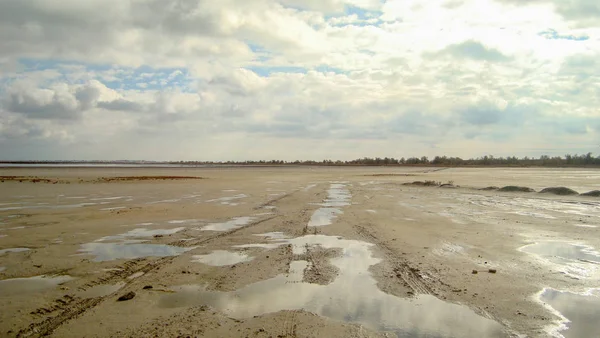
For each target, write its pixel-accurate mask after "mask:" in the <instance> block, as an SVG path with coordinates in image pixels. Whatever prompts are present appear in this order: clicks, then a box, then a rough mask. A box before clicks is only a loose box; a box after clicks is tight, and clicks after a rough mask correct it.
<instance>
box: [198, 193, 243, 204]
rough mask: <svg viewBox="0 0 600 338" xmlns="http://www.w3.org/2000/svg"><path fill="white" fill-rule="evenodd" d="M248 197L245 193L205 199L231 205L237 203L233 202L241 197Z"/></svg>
mask: <svg viewBox="0 0 600 338" xmlns="http://www.w3.org/2000/svg"><path fill="white" fill-rule="evenodd" d="M246 197H248V195H246V194H238V195H235V196H226V197H221V198H215V199H211V200H207V201H206V202H207V203H220V204H223V205H231V206H236V205H238V204H239V203H238V202H235V201H237V200H240V199H243V198H246Z"/></svg>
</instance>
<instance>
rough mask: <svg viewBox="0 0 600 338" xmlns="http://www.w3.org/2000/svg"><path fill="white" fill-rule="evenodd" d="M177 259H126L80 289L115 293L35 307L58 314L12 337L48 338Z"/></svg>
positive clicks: (221, 235) (179, 243)
mask: <svg viewBox="0 0 600 338" xmlns="http://www.w3.org/2000/svg"><path fill="white" fill-rule="evenodd" d="M300 190H301V189H298V190H295V191H293V192H291V193H289V194H286V195H283V196H279V197H277V198H276V199H273V200H270V201H268V202H267V203H265V204H262V205H261V206H259V207H262V206H266V205H270V204H273V203H276V202H279V201H281V200H282V199H284V198H286V197H290V196H292V195H293V194H295V193H297V192H299V191H300ZM259 207H256V208H254V209H257V208H259ZM279 217H282V215H275V216H272V217H268V218H265V219H261V220H258V221H255V222H252V223H250V224H248V225H246V226H244V227H241V228H237V229H233V230H230V231H227V232H222V233H218V234H215V235H212V236H209V237H206V238H202V239H198V240H192V241H175V242H172V243H169V245H172V246H179V247H193V246H199V245H203V244H206V243H209V242H211V241H215V240H218V239H221V238H224V237H227V236H230V235H232V234H235V233H237V232H239V231H242V230H247V229H249V228H251V227H255V226H257V225H260V224H262V223H265V222H268V221H271V220H273V219H276V218H279ZM177 257H178V256H173V257H163V258H159V259H156V260H153V261H151V262H148V261H147V260H146V259H143V258H142V259H135V260H128V261H126V262H124V263H122V264H121V265H120V266H117V267H116V268H117V269H119V270H115V271H110V272H108V273H107V274H106V275H105V276H102V277H99V278H97V279H96V280H94V281H91V282H89V283H87V284H85V285H84V286H83V287H82V289H87V288H90V287H93V286H95V285H99V284H111V283H115V282H117V281H124V282H125V285H124V286H123V287H122V288H121V289H120V290H119V291H116V292H113V293H112V294H109V295H106V296H103V297H96V298H88V299H82V298H79V297H72V299H69V301H68V302H65V301H63V302H58V301H56V302H54V303H53V304H50V305H49V306H46V307H42V308H39V309H37V310H35V311H33V313H35V314H44V315H50V316H51V314H52V313H56V312H57V311H58V313H57V314H56V315H54V316H51V317H48V318H46V319H44V320H42V321H40V322H36V323H31V324H29V326H28V327H26V328H23V329H21V330H20V331H19V332H18V333H17V335H16V337H18V338H22V337H43V336H48V335H50V334H52V333H53V332H54V331H55V330H56V329H58V328H59V327H60V326H62V325H63V324H64V323H65V322H67V321H69V320H73V319H76V318H77V317H79V316H81V315H83V314H84V313H85V312H87V311H88V310H90V309H92V308H94V307H96V306H98V305H99V304H100V303H102V302H103V301H104V300H107V299H109V298H112V297H113V296H114V295H115V294H117V293H118V292H121V291H122V290H124V289H126V288H127V287H128V286H129V285H131V284H132V283H133V282H134V281H135V279H133V280H128V279H127V277H128V276H131V275H133V274H134V273H137V272H143V273H144V274H147V273H148V272H150V271H152V270H155V269H160V268H161V267H163V266H165V265H167V264H169V263H170V262H171V261H173V260H174V259H175V258H177ZM63 303H64V304H63Z"/></svg>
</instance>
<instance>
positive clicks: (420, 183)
mask: <svg viewBox="0 0 600 338" xmlns="http://www.w3.org/2000/svg"><path fill="white" fill-rule="evenodd" d="M441 184H442V183H441V182H435V181H425V182H423V181H414V182H409V183H404V184H403V185H416V186H422V187H439V186H440V185H441Z"/></svg>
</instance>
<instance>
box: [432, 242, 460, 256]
mask: <svg viewBox="0 0 600 338" xmlns="http://www.w3.org/2000/svg"><path fill="white" fill-rule="evenodd" d="M464 251H465V248H463V247H462V246H460V245H458V244H452V243H442V245H440V246H439V247H438V248H435V249H433V253H435V254H436V255H440V256H451V255H455V254H462V253H463V252H464Z"/></svg>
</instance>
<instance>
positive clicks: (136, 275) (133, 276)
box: [127, 271, 144, 279]
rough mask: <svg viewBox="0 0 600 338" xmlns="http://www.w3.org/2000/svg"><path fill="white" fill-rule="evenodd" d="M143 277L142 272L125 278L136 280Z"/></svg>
mask: <svg viewBox="0 0 600 338" xmlns="http://www.w3.org/2000/svg"><path fill="white" fill-rule="evenodd" d="M143 275H144V272H142V271H138V272H136V273H134V274H132V275H131V276H129V277H127V279H136V278H138V277H142V276H143Z"/></svg>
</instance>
